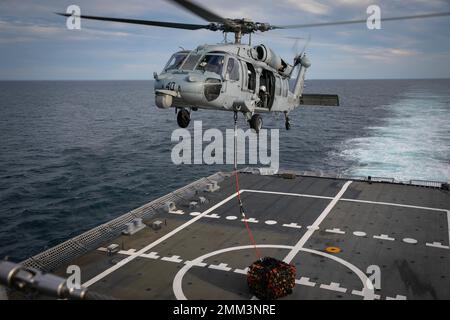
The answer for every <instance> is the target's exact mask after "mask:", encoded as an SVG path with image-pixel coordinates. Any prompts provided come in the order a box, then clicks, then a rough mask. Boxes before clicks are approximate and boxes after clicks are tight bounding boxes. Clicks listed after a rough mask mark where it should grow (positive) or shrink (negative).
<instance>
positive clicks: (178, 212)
mask: <svg viewBox="0 0 450 320" xmlns="http://www.w3.org/2000/svg"><path fill="white" fill-rule="evenodd" d="M169 213H171V214H179V215H182V214H184V211H183V210H174V211H172V210H171V211H169Z"/></svg>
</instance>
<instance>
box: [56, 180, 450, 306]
mask: <svg viewBox="0 0 450 320" xmlns="http://www.w3.org/2000/svg"><path fill="white" fill-rule="evenodd" d="M240 184H241V189H242V190H243V192H242V200H243V203H244V208H245V212H246V215H247V218H248V224H249V227H250V228H251V230H252V233H253V235H254V237H255V241H256V243H257V244H258V250H259V251H260V252H261V253H262V255H264V256H272V257H276V258H279V259H285V258H286V257H290V258H292V263H295V264H296V266H297V285H296V287H295V289H294V292H293V294H292V295H290V296H289V297H287V298H286V299H363V298H375V299H422V298H424V299H449V298H450V268H449V265H450V250H449V238H450V232H449V211H448V209H449V207H450V205H449V203H450V196H449V193H448V192H445V191H441V190H438V189H426V188H421V187H414V186H402V185H392V184H386V183H374V184H367V183H362V182H347V181H346V180H335V179H326V178H314V177H297V178H296V179H283V178H280V177H275V176H258V175H251V174H241V175H240ZM220 186H221V188H220V190H218V191H216V192H214V193H204V194H203V196H205V197H206V198H207V199H208V203H205V204H203V205H200V206H199V207H197V208H195V209H189V208H188V207H187V206H182V205H180V206H179V208H180V209H181V210H183V213H182V214H174V213H165V212H160V213H158V214H157V215H155V216H153V217H152V219H150V220H148V221H146V222H147V223H150V222H152V221H153V220H162V221H164V222H165V224H164V225H163V227H162V229H161V230H158V231H154V230H152V229H151V228H145V229H144V230H142V231H139V232H138V233H136V234H135V235H132V236H120V237H119V238H117V239H115V240H113V241H111V242H109V243H105V244H104V246H103V247H106V246H107V245H109V244H111V243H117V244H119V245H120V246H121V247H122V250H121V251H120V252H119V253H117V254H115V255H113V256H108V255H107V254H106V253H105V252H104V251H102V250H103V249H102V248H99V249H97V250H95V251H93V252H90V253H88V254H86V255H84V256H81V257H79V258H77V259H75V260H74V261H71V262H70V264H77V265H79V266H80V268H81V271H82V281H83V283H84V284H85V285H89V286H90V288H92V289H93V290H95V291H98V292H100V293H107V294H109V295H112V296H115V297H117V298H122V299H184V298H186V299H249V298H252V296H251V295H250V294H249V292H248V288H247V285H246V278H245V273H246V270H245V268H246V267H247V266H249V265H250V264H251V263H252V262H254V261H255V260H256V259H257V257H256V255H255V250H254V248H253V247H252V246H251V243H250V240H249V237H248V234H247V230H246V229H245V225H244V223H243V222H242V221H241V218H242V217H241V216H240V214H239V208H238V205H237V199H236V190H235V186H234V180H233V178H232V177H230V178H226V179H225V180H224V181H223V182H222V183H221V184H220ZM327 247H338V248H340V250H341V251H340V252H339V253H336V254H331V253H328V252H327V251H326V248H327ZM374 266H375V267H374ZM66 267H67V265H66V266H62V267H61V268H60V269H58V271H57V272H58V273H59V274H63V273H64V270H65V268H66ZM377 267H378V268H379V270H380V275H381V277H380V280H381V281H380V285H381V288H380V289H379V290H378V289H376V290H372V291H370V290H369V291H370V292H368V290H367V284H366V281H365V280H366V279H367V277H368V276H370V275H371V274H372V273H371V271H370V270H373V269H374V268H377ZM368 269H369V270H368Z"/></svg>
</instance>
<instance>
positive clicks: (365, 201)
mask: <svg viewBox="0 0 450 320" xmlns="http://www.w3.org/2000/svg"><path fill="white" fill-rule="evenodd" d="M341 201H349V202H360V203H370V204H379V205H383V206H393V207H404V208H411V209H420V210H430V211H443V212H446V211H447V209H441V208H431V207H421V206H412V205H409V204H401V203H391V202H380V201H369V200H359V199H346V198H342V199H341ZM447 212H448V211H447Z"/></svg>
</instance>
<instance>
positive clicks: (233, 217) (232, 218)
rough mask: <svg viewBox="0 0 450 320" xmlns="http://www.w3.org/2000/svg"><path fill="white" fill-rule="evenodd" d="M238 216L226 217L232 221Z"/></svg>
mask: <svg viewBox="0 0 450 320" xmlns="http://www.w3.org/2000/svg"><path fill="white" fill-rule="evenodd" d="M237 218H238V217H236V216H227V217H226V218H225V219H227V220H230V221H232V220H237Z"/></svg>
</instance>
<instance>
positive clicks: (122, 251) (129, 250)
mask: <svg viewBox="0 0 450 320" xmlns="http://www.w3.org/2000/svg"><path fill="white" fill-rule="evenodd" d="M119 253H120V254H125V255H129V256H131V255H132V254H135V253H136V249H128V250H120V251H119Z"/></svg>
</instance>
